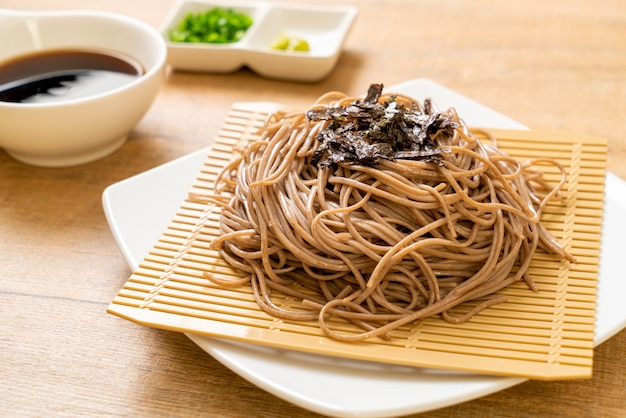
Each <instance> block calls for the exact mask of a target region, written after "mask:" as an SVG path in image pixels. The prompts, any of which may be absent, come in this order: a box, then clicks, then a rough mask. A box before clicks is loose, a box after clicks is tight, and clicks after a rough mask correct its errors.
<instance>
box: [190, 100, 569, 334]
mask: <svg viewBox="0 0 626 418" xmlns="http://www.w3.org/2000/svg"><path fill="white" fill-rule="evenodd" d="M377 101H378V103H379V104H383V105H388V104H389V103H394V106H395V107H397V108H400V107H403V108H405V109H413V111H414V112H416V113H417V114H418V115H420V114H422V115H427V116H432V115H435V114H436V115H437V116H438V117H443V118H446V119H448V120H451V121H453V122H454V126H455V127H454V129H453V130H452V132H450V133H449V134H443V133H435V134H434V135H433V137H432V138H431V139H432V140H434V141H435V142H436V143H437V145H438V150H439V157H438V158H439V159H438V160H436V161H435V160H433V159H432V158H425V159H380V160H378V161H375V162H374V163H367V164H362V163H359V162H358V161H357V162H355V161H350V162H348V163H343V162H338V163H334V164H326V165H324V164H320V163H317V164H312V159H313V158H314V155H315V154H316V151H318V150H319V148H320V145H321V144H320V138H321V135H320V134H321V133H322V132H323V130H324V129H327V128H328V127H329V124H330V123H331V121H329V120H312V119H311V118H310V117H307V114H306V113H289V114H287V113H276V114H274V115H271V116H270V117H269V119H268V120H267V122H266V126H265V127H264V130H263V133H262V136H261V137H260V139H259V140H258V141H255V142H254V143H251V144H248V145H247V146H246V147H245V148H244V149H242V150H240V151H241V152H240V153H239V154H238V155H237V158H236V159H234V160H233V161H232V162H231V163H230V164H229V165H228V166H227V167H225V168H224V170H223V171H222V172H221V173H220V175H219V177H218V181H217V186H216V190H215V194H214V195H212V196H193V197H192V199H201V200H202V199H203V200H204V201H207V200H208V201H210V202H212V203H216V204H218V205H219V206H220V208H221V215H220V216H221V219H220V229H221V230H220V236H219V237H217V238H216V239H215V241H214V242H212V244H211V245H212V248H213V249H216V250H218V251H219V253H220V255H221V256H222V257H223V259H224V260H226V261H227V262H228V263H229V264H230V265H231V266H233V267H234V268H236V269H237V270H240V271H241V272H243V275H242V277H241V278H240V279H232V278H229V279H226V280H225V279H221V278H219V277H217V276H215V275H212V274H209V273H206V274H205V276H206V277H207V278H208V279H209V280H211V281H213V282H214V283H216V284H218V285H220V286H227V287H237V286H244V285H250V286H251V287H252V289H253V293H254V297H255V299H256V302H257V303H258V305H259V306H260V307H261V309H262V310H264V311H265V312H267V313H269V314H270V315H272V316H275V317H278V318H282V319H285V320H292V321H318V322H319V325H320V327H321V329H322V330H323V332H324V333H325V334H326V335H327V336H329V337H332V338H335V339H338V340H341V341H362V340H366V339H369V338H372V337H380V338H383V339H389V338H392V334H393V330H394V329H397V328H399V327H402V326H403V325H406V324H409V323H412V322H414V321H418V320H421V319H424V318H426V317H429V316H433V315H441V317H442V318H443V319H444V320H446V321H448V322H452V323H460V322H463V321H466V320H468V319H470V318H471V317H472V316H474V315H475V314H476V313H478V312H480V311H481V310H483V309H485V308H486V307H488V306H491V305H493V304H495V303H500V302H503V301H505V299H506V297H505V296H504V295H502V294H499V293H498V291H499V290H501V289H503V288H505V287H507V286H509V285H510V284H511V283H514V282H516V281H520V280H524V281H526V283H527V284H528V287H529V288H530V289H532V290H536V286H535V284H534V282H533V281H532V279H531V278H530V275H529V273H528V268H529V264H530V261H531V259H532V257H533V255H534V254H535V252H536V251H537V249H538V248H542V249H543V250H545V251H547V252H550V253H554V254H556V256H558V257H560V258H562V259H566V260H569V261H571V262H573V261H574V259H573V258H572V256H571V255H569V254H568V253H567V252H566V251H565V250H564V249H563V248H562V247H561V245H560V244H559V243H558V242H557V241H556V240H555V238H554V237H553V236H552V235H551V234H550V233H549V232H548V231H547V230H546V229H545V228H544V226H543V225H542V224H541V223H540V221H539V220H540V216H541V212H542V210H543V208H544V207H545V205H546V204H547V202H549V201H550V200H554V199H555V198H557V197H558V192H559V189H560V188H561V187H562V185H563V184H564V182H565V180H566V176H565V172H564V169H563V167H561V166H560V165H559V164H558V163H557V162H556V161H553V160H549V159H541V160H539V159H537V160H530V161H525V162H520V161H517V160H515V159H514V158H512V157H510V156H508V155H507V154H505V153H504V152H503V151H501V150H500V149H499V148H498V146H497V142H496V140H495V138H489V140H486V141H481V140H479V139H478V135H477V133H476V132H471V131H470V130H469V129H468V127H467V126H466V124H465V123H464V122H463V120H461V119H460V118H459V117H458V115H457V114H456V112H455V110H454V109H448V110H446V111H444V112H438V111H437V110H436V109H434V106H432V103H431V102H430V101H429V100H426V101H425V102H424V103H423V104H422V103H419V102H417V101H416V100H414V99H412V98H409V97H405V96H402V95H398V94H381V95H380V97H378V98H377ZM355 103H362V99H359V98H355V97H348V96H345V95H343V94H340V93H328V94H326V95H324V96H322V97H321V98H320V99H319V100H318V101H317V102H316V103H315V104H314V106H313V107H312V108H311V109H313V110H314V111H316V112H320V111H324V110H325V109H337V108H346V107H349V106H351V105H352V104H355ZM481 135H482V136H485V135H486V136H488V135H489V134H488V132H481ZM318 156H319V151H318V155H317V156H316V157H315V158H317V157H318ZM542 164H543V165H545V164H551V165H554V166H556V167H557V168H558V170H560V173H561V179H560V181H559V182H558V183H557V184H554V185H550V184H547V183H546V181H544V180H543V173H542V171H541V170H540V169H539V168H537V166H538V165H542ZM287 300H291V301H293V300H295V301H297V303H295V304H294V303H293V302H291V303H286V301H287ZM467 301H474V303H473V304H472V305H471V309H469V311H467V310H464V311H463V313H462V314H456V315H455V314H454V312H453V308H455V307H456V306H458V305H459V304H461V303H464V302H467ZM346 323H349V324H351V325H349V326H346ZM340 324H344V325H340Z"/></svg>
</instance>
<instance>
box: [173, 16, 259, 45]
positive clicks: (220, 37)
mask: <svg viewBox="0 0 626 418" xmlns="http://www.w3.org/2000/svg"><path fill="white" fill-rule="evenodd" d="M250 26H252V18H251V17H250V16H248V15H246V14H245V13H239V12H236V11H235V10H233V9H224V8H221V7H215V8H213V9H211V10H209V11H207V12H204V13H202V12H200V13H192V12H190V13H188V14H187V15H186V16H185V18H184V19H183V20H182V21H181V22H180V23H179V24H178V26H177V27H176V28H175V29H172V30H171V31H170V32H169V37H170V41H172V42H194V43H203V42H204V43H214V44H226V43H233V42H237V41H239V40H240V39H241V38H242V37H243V36H244V34H245V33H246V31H247V30H248V28H250Z"/></svg>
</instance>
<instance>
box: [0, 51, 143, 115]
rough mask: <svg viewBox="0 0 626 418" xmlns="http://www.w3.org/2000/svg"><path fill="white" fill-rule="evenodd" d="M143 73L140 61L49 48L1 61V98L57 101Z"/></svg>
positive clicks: (91, 92)
mask: <svg viewBox="0 0 626 418" xmlns="http://www.w3.org/2000/svg"><path fill="white" fill-rule="evenodd" d="M143 73H144V70H143V68H142V67H141V65H140V64H139V63H137V62H134V61H133V60H131V59H129V58H127V57H124V56H122V55H118V54H112V53H108V52H100V51H92V50H73V49H67V50H66V49H63V50H50V51H45V52H35V53H32V54H28V55H22V56H18V57H15V58H12V59H10V60H8V61H5V62H2V63H0V102H11V103H54V102H60V101H66V100H73V99H79V98H83V97H88V96H92V95H95V94H100V93H104V92H107V91H109V90H113V89H115V88H118V87H121V86H124V85H126V84H129V83H131V82H132V81H133V80H135V79H137V78H139V77H140V76H141V75H142V74H143Z"/></svg>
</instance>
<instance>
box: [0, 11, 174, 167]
mask: <svg viewBox="0 0 626 418" xmlns="http://www.w3.org/2000/svg"><path fill="white" fill-rule="evenodd" d="M0 39H4V40H10V42H9V41H7V42H3V47H2V48H1V49H0V64H1V63H2V62H5V61H8V60H10V59H12V58H14V57H17V56H20V55H23V54H29V53H33V52H39V51H41V52H43V51H47V50H59V49H91V50H100V51H109V52H113V53H119V54H122V55H124V56H127V57H129V58H131V59H133V60H135V61H137V62H138V63H139V64H140V65H141V66H142V67H143V70H144V72H143V75H141V76H140V77H138V78H136V79H135V80H133V81H132V82H130V83H128V84H126V85H124V86H121V87H117V88H113V89H111V90H107V91H104V92H101V93H97V94H94V95H90V96H86V97H83V98H75V99H68V100H64V101H57V102H55V103H10V102H0V147H2V148H4V149H5V150H6V152H7V153H8V154H9V155H11V156H12V157H14V158H15V159H17V160H19V161H22V162H24V163H27V164H31V165H37V166H47V167H60V166H71V165H78V164H83V163H87V162H90V161H94V160H96V159H99V158H102V157H104V156H106V155H109V154H111V153H113V152H114V151H115V150H117V149H118V148H119V147H121V146H122V145H123V143H124V142H125V141H126V138H127V137H128V134H129V133H130V131H131V130H132V129H133V127H134V126H135V125H136V124H137V123H138V122H139V120H140V119H141V118H142V117H143V116H144V114H145V113H146V112H147V110H148V109H149V107H150V106H151V104H152V102H153V100H154V98H155V97H156V95H157V93H158V90H159V88H160V87H161V85H162V84H163V82H164V79H165V67H166V62H167V48H166V45H165V42H164V40H163V38H162V37H161V35H160V33H159V32H158V31H157V30H156V29H154V28H152V27H151V26H149V25H148V24H146V23H143V22H141V21H139V20H136V19H132V18H129V17H126V16H122V15H117V14H111V13H105V12H94V11H46V12H25V11H15V10H2V9H0Z"/></svg>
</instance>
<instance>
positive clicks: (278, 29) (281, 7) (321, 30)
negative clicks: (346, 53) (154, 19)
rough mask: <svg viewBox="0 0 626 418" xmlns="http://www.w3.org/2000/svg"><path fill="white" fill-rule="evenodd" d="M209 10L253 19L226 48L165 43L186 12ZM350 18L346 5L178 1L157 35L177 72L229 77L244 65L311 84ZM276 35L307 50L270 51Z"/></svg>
mask: <svg viewBox="0 0 626 418" xmlns="http://www.w3.org/2000/svg"><path fill="white" fill-rule="evenodd" d="M214 7H221V8H230V9H233V10H235V11H237V12H240V13H245V14H247V15H248V16H250V17H251V18H252V19H253V23H252V26H251V27H250V28H249V29H248V30H247V31H246V34H245V35H244V36H243V38H242V39H240V40H239V41H238V42H234V43H230V44H209V43H184V42H170V41H169V32H170V30H171V29H173V28H175V27H177V26H178V24H179V23H180V21H181V20H183V18H184V17H185V16H186V15H187V14H188V13H190V12H193V13H199V12H206V11H208V10H211V9H213V8H214ZM356 16H357V9H356V8H355V7H349V6H331V7H328V6H319V5H303V4H291V3H289V4H288V3H283V4H279V3H266V2H262V1H261V2H260V1H254V2H252V1H248V2H246V1H232V0H230V1H226V0H222V1H220V0H208V1H202V0H196V1H188V0H179V2H178V3H177V5H176V7H175V8H174V9H173V10H172V12H171V13H170V15H169V17H168V18H167V20H166V22H165V24H164V26H163V27H162V30H161V33H162V35H163V37H164V39H165V40H166V41H167V47H168V61H169V63H170V64H171V65H172V67H173V68H175V69H177V70H183V71H196V72H214V73H229V72H232V71H236V70H237V69H239V68H241V67H243V66H247V67H249V68H250V69H251V70H253V71H255V72H256V73H258V74H260V75H262V76H264V77H268V78H275V79H283V80H293V81H308V82H311V81H318V80H320V79H322V78H324V77H326V76H327V75H328V74H329V73H330V71H331V70H332V69H333V68H334V67H335V64H336V63H337V60H338V59H339V56H340V53H341V50H342V46H343V44H344V41H345V39H346V37H347V35H348V33H349V31H350V28H351V27H352V24H353V22H354V20H355V18H356ZM281 34H288V35H289V36H293V37H298V38H303V39H305V40H306V41H307V42H308V43H309V45H310V50H309V51H307V52H289V51H277V50H273V49H271V48H270V45H271V44H272V42H273V41H274V40H275V39H276V38H278V37H279V36H280V35H281Z"/></svg>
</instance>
